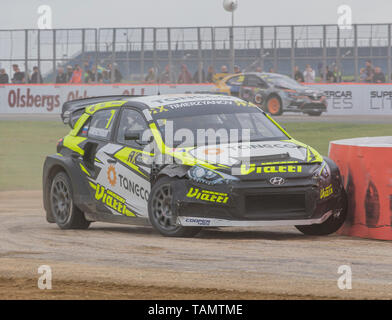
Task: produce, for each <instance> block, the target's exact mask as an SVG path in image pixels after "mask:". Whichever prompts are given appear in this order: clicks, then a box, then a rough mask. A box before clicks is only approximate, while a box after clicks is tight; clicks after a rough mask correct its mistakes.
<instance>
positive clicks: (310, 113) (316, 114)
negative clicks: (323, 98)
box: [308, 111, 323, 117]
mask: <svg viewBox="0 0 392 320" xmlns="http://www.w3.org/2000/svg"><path fill="white" fill-rule="evenodd" d="M322 113H323V112H322V111H309V112H308V115H310V116H313V117H319V116H321V114H322Z"/></svg>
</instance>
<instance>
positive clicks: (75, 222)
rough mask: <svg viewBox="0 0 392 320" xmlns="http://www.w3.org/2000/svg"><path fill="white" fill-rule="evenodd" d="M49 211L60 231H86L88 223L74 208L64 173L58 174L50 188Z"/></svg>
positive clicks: (70, 190)
mask: <svg viewBox="0 0 392 320" xmlns="http://www.w3.org/2000/svg"><path fill="white" fill-rule="evenodd" d="M49 199H50V209H51V210H52V215H53V217H54V220H55V221H56V223H57V225H58V226H59V227H60V228H61V229H87V228H88V227H89V225H90V221H87V220H86V218H85V217H84V213H83V212H82V211H80V209H79V208H78V207H76V206H75V204H74V201H73V192H72V187H71V181H70V179H69V177H68V176H67V174H66V173H65V172H60V173H58V174H57V175H56V176H55V177H54V179H53V181H52V185H51V188H50V197H49Z"/></svg>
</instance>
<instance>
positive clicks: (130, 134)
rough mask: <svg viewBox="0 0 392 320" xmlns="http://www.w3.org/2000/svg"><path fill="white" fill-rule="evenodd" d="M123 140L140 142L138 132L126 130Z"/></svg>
mask: <svg viewBox="0 0 392 320" xmlns="http://www.w3.org/2000/svg"><path fill="white" fill-rule="evenodd" d="M124 140H125V141H130V140H131V141H137V140H140V131H132V130H127V131H126V132H125V135H124Z"/></svg>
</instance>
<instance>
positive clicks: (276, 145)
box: [229, 143, 298, 150]
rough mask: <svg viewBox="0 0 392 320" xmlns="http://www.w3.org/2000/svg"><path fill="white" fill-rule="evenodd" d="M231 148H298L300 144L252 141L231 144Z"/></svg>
mask: <svg viewBox="0 0 392 320" xmlns="http://www.w3.org/2000/svg"><path fill="white" fill-rule="evenodd" d="M229 148H230V149H232V150H238V149H274V148H279V149H284V148H290V149H298V146H297V145H296V144H293V143H273V144H271V143H252V144H239V145H236V146H229Z"/></svg>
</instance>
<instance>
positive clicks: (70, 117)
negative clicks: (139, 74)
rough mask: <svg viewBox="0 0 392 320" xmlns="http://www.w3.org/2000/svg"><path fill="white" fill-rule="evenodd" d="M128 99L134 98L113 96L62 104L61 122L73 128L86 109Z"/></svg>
mask: <svg viewBox="0 0 392 320" xmlns="http://www.w3.org/2000/svg"><path fill="white" fill-rule="evenodd" d="M130 97H134V96H130V95H117V96H116V95H113V96H101V97H92V98H85V99H78V100H71V101H67V102H65V103H64V104H63V107H62V109H61V120H62V121H63V122H64V124H68V125H69V126H70V127H71V128H73V127H74V125H75V123H76V121H78V119H79V118H80V116H81V115H82V114H83V113H84V110H85V108H86V107H88V106H91V105H93V104H96V103H100V102H106V101H112V100H113V101H114V100H123V99H127V98H130Z"/></svg>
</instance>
